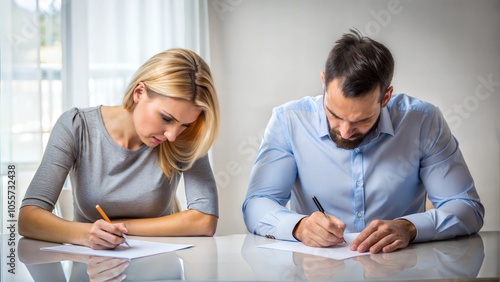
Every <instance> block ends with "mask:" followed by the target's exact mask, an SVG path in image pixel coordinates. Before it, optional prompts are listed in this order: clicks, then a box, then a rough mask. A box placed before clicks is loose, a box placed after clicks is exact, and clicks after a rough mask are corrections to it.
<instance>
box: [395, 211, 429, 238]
mask: <svg viewBox="0 0 500 282" xmlns="http://www.w3.org/2000/svg"><path fill="white" fill-rule="evenodd" d="M397 219H406V220H408V221H409V222H411V223H413V225H415V228H416V229H417V234H416V236H415V239H413V241H412V242H415V243H417V242H427V241H431V240H432V239H433V238H434V232H435V229H434V224H433V222H432V221H431V220H430V219H429V218H427V217H426V215H425V213H418V214H410V215H407V216H403V217H399V218H397Z"/></svg>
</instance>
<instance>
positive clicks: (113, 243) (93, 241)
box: [88, 219, 127, 250]
mask: <svg viewBox="0 0 500 282" xmlns="http://www.w3.org/2000/svg"><path fill="white" fill-rule="evenodd" d="M124 233H127V228H125V225H124V224H123V223H114V224H113V223H109V222H107V221H105V220H102V219H99V220H97V221H96V222H94V224H92V227H91V228H90V232H89V237H88V246H89V247H91V248H92V249H94V250H102V249H114V248H116V247H118V246H119V245H120V244H123V243H124V242H125V238H123V236H122V235H123V234H124Z"/></svg>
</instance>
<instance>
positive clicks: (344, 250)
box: [257, 233, 370, 260]
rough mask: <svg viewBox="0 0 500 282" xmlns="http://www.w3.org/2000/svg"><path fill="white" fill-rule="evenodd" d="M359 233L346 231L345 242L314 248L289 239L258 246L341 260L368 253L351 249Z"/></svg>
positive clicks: (367, 253)
mask: <svg viewBox="0 0 500 282" xmlns="http://www.w3.org/2000/svg"><path fill="white" fill-rule="evenodd" d="M358 235H359V233H346V234H344V239H345V240H346V242H347V243H343V244H340V245H336V246H333V247H327V248H315V247H308V246H306V245H304V244H303V243H302V242H290V241H279V242H277V243H271V244H264V245H259V246H257V247H259V248H268V249H275V250H282V251H290V252H298V253H304V254H309V255H315V256H321V257H327V258H331V259H336V260H343V259H348V258H352V257H357V256H364V255H369V254H370V253H369V252H365V253H360V252H357V251H351V249H350V245H351V243H352V241H354V239H355V238H356V237H357V236H358Z"/></svg>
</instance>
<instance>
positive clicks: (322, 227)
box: [293, 212, 346, 247]
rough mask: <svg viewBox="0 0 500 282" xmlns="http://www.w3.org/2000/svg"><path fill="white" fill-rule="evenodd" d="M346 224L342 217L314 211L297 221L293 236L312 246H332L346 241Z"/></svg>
mask: <svg viewBox="0 0 500 282" xmlns="http://www.w3.org/2000/svg"><path fill="white" fill-rule="evenodd" d="M345 227H346V225H345V223H344V222H342V221H341V220H340V219H338V218H336V217H334V216H331V215H327V216H325V214H323V213H321V212H314V213H313V214H311V215H310V216H307V217H304V218H303V219H301V220H300V221H299V223H297V225H296V226H295V228H294V230H293V236H294V237H295V238H296V239H297V240H299V241H301V242H302V243H304V244H305V245H307V246H311V247H330V246H335V245H337V244H340V243H343V242H344V229H345Z"/></svg>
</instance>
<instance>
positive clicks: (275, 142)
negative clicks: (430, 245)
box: [243, 30, 484, 253]
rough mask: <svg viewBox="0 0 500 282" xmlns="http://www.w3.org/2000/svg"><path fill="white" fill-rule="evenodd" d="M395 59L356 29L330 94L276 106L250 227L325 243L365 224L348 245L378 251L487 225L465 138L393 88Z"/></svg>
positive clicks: (250, 196) (331, 65)
mask: <svg viewBox="0 0 500 282" xmlns="http://www.w3.org/2000/svg"><path fill="white" fill-rule="evenodd" d="M393 71H394V60H393V58H392V55H391V53H390V51H389V50H388V49H387V48H386V47H385V46H384V45H382V44H381V43H379V42H377V41H375V40H372V39H370V38H368V37H364V36H362V35H361V34H360V33H359V32H358V31H356V30H351V32H350V33H347V34H344V35H343V36H342V38H341V39H340V40H338V41H337V42H336V45H335V46H334V48H333V49H332V51H331V52H330V54H329V56H328V59H327V62H326V66H325V70H324V72H322V73H321V79H322V81H323V87H324V93H323V95H321V96H317V97H305V98H303V99H301V100H298V101H292V102H289V103H286V104H284V105H282V106H280V107H277V108H275V109H274V110H273V115H272V117H271V119H270V121H269V124H268V126H267V128H266V131H265V133H264V136H263V140H262V144H261V147H260V150H259V153H258V155H257V159H256V161H255V164H254V167H253V169H252V173H251V176H250V183H249V187H248V193H247V196H246V199H245V201H244V203H243V215H244V219H245V223H246V226H247V228H248V230H249V231H250V232H252V233H256V234H259V235H262V236H266V237H270V238H276V239H282V240H298V241H302V242H303V243H304V244H306V245H308V246H317V247H328V246H333V245H336V244H339V243H342V242H343V241H344V239H343V234H344V232H349V233H351V232H360V234H359V235H358V236H357V238H356V239H355V240H354V241H353V242H352V243H351V246H350V248H351V250H353V251H358V252H367V251H370V252H371V253H378V252H392V251H395V250H397V249H401V248H405V247H407V246H408V244H409V243H410V242H422V241H429V240H440V239H445V238H451V237H455V236H459V235H466V234H473V233H476V232H478V231H479V230H480V228H481V227H482V225H483V218H484V207H483V205H482V204H481V202H480V199H479V196H478V194H477V192H476V189H475V186H474V181H473V179H472V177H471V174H470V172H469V170H468V168H467V165H466V164H465V161H464V159H463V157H462V154H461V152H460V149H459V148H458V142H457V140H456V139H455V138H454V136H453V135H452V134H451V132H450V129H449V127H448V125H447V123H446V121H445V120H444V118H443V116H442V114H441V113H440V111H439V110H438V109H437V108H436V107H435V106H433V105H431V104H429V103H426V102H423V101H420V100H418V99H416V98H413V97H410V96H407V95H405V94H398V95H393V93H392V92H393V88H392V86H391V85H390V84H391V80H392V76H393ZM313 196H315V197H316V198H317V199H318V200H319V202H320V203H321V205H322V207H323V208H324V211H325V214H323V213H321V212H319V211H318V206H317V205H316V204H315V202H314V201H313V200H312V197H313ZM426 196H428V198H429V199H430V200H431V202H432V203H433V204H434V206H435V207H436V208H435V209H430V210H427V211H426V210H425V202H426ZM289 201H290V209H288V208H286V207H285V206H286V204H287V203H288V202H289ZM325 215H326V216H325Z"/></svg>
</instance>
